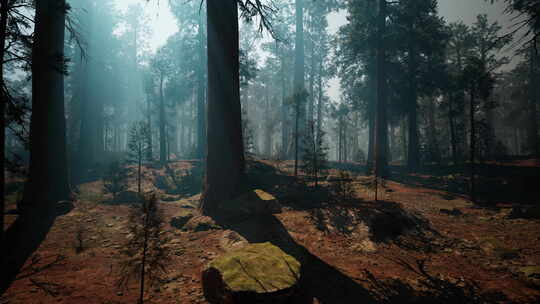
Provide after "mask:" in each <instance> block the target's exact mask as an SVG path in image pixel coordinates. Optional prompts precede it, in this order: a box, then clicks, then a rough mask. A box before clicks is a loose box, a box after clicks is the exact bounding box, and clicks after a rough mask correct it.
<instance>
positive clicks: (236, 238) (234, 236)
mask: <svg viewBox="0 0 540 304" xmlns="http://www.w3.org/2000/svg"><path fill="white" fill-rule="evenodd" d="M247 244H248V241H247V240H246V239H245V238H244V237H243V236H241V235H240V234H238V233H237V232H236V231H232V230H226V231H224V232H223V236H222V237H221V238H220V239H219V245H220V246H221V248H223V249H224V250H226V251H230V250H233V249H237V248H240V247H243V246H245V245H247Z"/></svg>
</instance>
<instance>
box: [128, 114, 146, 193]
mask: <svg viewBox="0 0 540 304" xmlns="http://www.w3.org/2000/svg"><path fill="white" fill-rule="evenodd" d="M149 133H150V126H149V125H148V123H146V122H143V121H139V122H135V123H134V124H133V125H132V126H131V128H130V129H129V142H128V159H127V160H128V162H129V163H134V164H137V192H138V193H139V194H141V174H142V172H141V170H142V164H143V162H144V161H146V160H147V159H148V155H149V151H150V149H151V147H150V142H149V140H148V138H149V135H148V134H149Z"/></svg>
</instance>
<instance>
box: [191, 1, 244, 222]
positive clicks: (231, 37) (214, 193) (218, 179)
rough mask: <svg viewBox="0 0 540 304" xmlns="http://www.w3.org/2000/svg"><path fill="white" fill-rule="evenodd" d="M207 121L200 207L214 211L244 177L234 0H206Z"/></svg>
mask: <svg viewBox="0 0 540 304" xmlns="http://www.w3.org/2000/svg"><path fill="white" fill-rule="evenodd" d="M206 8H207V27H208V114H207V115H208V123H207V128H208V129H207V147H206V149H207V151H206V155H207V158H206V176H205V183H204V191H203V194H202V198H201V207H202V210H203V212H204V213H205V214H215V212H216V211H217V210H218V208H219V205H220V204H221V203H222V202H223V201H226V200H229V199H232V198H234V197H235V196H237V195H238V194H239V193H240V191H241V186H242V181H243V177H244V166H245V165H244V145H243V140H242V115H241V105H240V78H239V42H238V8H237V3H236V0H207V1H206Z"/></svg>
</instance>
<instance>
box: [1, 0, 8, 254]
mask: <svg viewBox="0 0 540 304" xmlns="http://www.w3.org/2000/svg"><path fill="white" fill-rule="evenodd" d="M0 5H1V7H0V85H1V86H2V87H1V88H0V128H1V129H0V174H2V175H1V176H0V247H2V248H6V247H4V246H3V245H4V212H5V204H6V201H5V199H6V197H5V185H6V180H5V172H6V163H5V158H6V155H5V151H6V103H7V96H6V94H5V91H4V50H5V48H6V32H7V20H8V0H2V1H1V2H0ZM3 253H4V250H0V261H2V260H3V259H2V258H1V256H2V254H3Z"/></svg>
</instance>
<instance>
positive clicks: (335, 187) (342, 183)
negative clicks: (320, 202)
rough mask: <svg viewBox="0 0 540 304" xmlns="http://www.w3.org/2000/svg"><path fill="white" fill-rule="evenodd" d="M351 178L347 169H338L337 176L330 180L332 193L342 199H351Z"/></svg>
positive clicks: (352, 195) (352, 192)
mask: <svg viewBox="0 0 540 304" xmlns="http://www.w3.org/2000/svg"><path fill="white" fill-rule="evenodd" d="M352 182H353V178H352V176H351V174H350V173H349V172H347V171H338V176H337V178H336V179H335V180H334V181H333V182H332V185H331V187H332V189H331V190H332V193H333V194H334V196H335V197H336V198H337V199H339V200H342V201H348V200H352V199H353V198H354V194H355V192H354V187H353V184H352Z"/></svg>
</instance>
